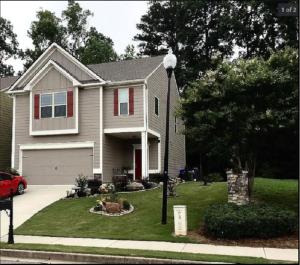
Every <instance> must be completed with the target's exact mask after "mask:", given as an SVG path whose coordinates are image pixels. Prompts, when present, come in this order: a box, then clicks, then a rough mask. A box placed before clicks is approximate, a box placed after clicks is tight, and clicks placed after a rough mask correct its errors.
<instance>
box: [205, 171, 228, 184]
mask: <svg viewBox="0 0 300 265" xmlns="http://www.w3.org/2000/svg"><path fill="white" fill-rule="evenodd" d="M207 178H208V181H209V182H222V181H224V178H223V177H222V175H221V174H220V173H210V174H208V176H207Z"/></svg>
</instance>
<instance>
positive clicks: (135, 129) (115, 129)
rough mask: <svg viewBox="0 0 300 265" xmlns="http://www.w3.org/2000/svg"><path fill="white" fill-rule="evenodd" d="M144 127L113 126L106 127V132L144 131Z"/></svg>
mask: <svg viewBox="0 0 300 265" xmlns="http://www.w3.org/2000/svg"><path fill="white" fill-rule="evenodd" d="M143 131H145V128H144V127H128V128H111V129H104V133H126V132H143Z"/></svg>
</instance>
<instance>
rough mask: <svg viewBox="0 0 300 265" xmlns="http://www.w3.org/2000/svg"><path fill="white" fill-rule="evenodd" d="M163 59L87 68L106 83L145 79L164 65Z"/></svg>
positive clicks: (147, 58) (156, 57) (136, 60)
mask: <svg viewBox="0 0 300 265" xmlns="http://www.w3.org/2000/svg"><path fill="white" fill-rule="evenodd" d="M163 57H164V56H163V55H162V56H155V57H144V58H138V59H131V60H124V61H117V62H110V63H101V64H91V65H87V67H88V68H89V69H91V70H92V71H93V72H95V73H96V74H97V75H99V76H101V77H102V78H103V79H104V80H106V81H108V80H109V81H126V80H136V79H145V78H146V77H147V76H148V75H150V74H151V73H152V72H153V70H155V68H156V67H158V66H159V65H160V64H161V63H162V61H163Z"/></svg>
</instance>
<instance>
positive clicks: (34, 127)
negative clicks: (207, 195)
mask: <svg viewBox="0 0 300 265" xmlns="http://www.w3.org/2000/svg"><path fill="white" fill-rule="evenodd" d="M162 60H163V57H162V56H158V57H148V58H140V59H133V60H126V61H118V62H111V63H103V64H96V65H88V66H85V65H83V64H82V63H81V62H79V61H78V60H77V59H75V58H74V57H73V56H71V55H70V54H69V53H68V52H66V51H65V50H64V49H62V48H61V47H60V46H58V45H57V44H55V43H54V44H52V45H51V46H50V47H49V48H48V49H47V50H46V51H45V52H44V53H43V54H42V55H41V56H40V57H39V58H38V59H37V60H36V61H35V62H34V63H33V64H32V66H31V67H30V68H29V69H28V70H27V71H26V72H25V73H24V74H23V75H22V76H21V77H20V78H19V79H18V80H17V81H16V82H15V83H14V84H13V85H12V86H11V87H10V89H9V91H8V93H9V94H10V95H11V96H12V98H13V130H12V131H13V132H12V157H11V159H12V167H13V168H16V169H18V170H19V172H20V174H22V175H24V176H27V178H28V182H29V184H57V185H59V184H72V183H74V180H75V178H76V177H77V176H78V174H81V173H82V174H84V175H87V176H93V175H94V176H98V177H99V176H100V177H101V178H102V180H103V182H109V181H111V178H112V176H113V174H114V172H115V170H116V169H122V168H127V169H129V173H131V174H133V178H134V179H135V180H140V179H142V178H146V177H148V176H149V175H150V174H154V173H161V172H162V170H163V168H162V165H163V158H164V141H165V119H166V94H167V93H166V92H167V74H166V71H165V69H164V67H163V64H162ZM171 84H172V87H171V90H172V92H171V116H170V151H169V172H170V176H177V175H178V173H179V170H180V168H182V167H184V166H185V137H184V136H183V135H182V129H183V124H182V122H181V121H180V120H179V119H176V118H175V116H174V114H172V113H174V110H175V108H176V102H177V101H178V99H179V94H178V90H177V85H176V80H175V77H174V75H173V77H172V81H171Z"/></svg>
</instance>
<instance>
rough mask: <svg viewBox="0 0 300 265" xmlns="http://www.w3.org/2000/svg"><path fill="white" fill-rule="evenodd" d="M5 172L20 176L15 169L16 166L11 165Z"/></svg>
mask: <svg viewBox="0 0 300 265" xmlns="http://www.w3.org/2000/svg"><path fill="white" fill-rule="evenodd" d="M5 172H7V173H9V174H11V175H13V176H20V174H19V172H18V170H16V169H14V168H11V167H9V168H7V169H6V170H5Z"/></svg>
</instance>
